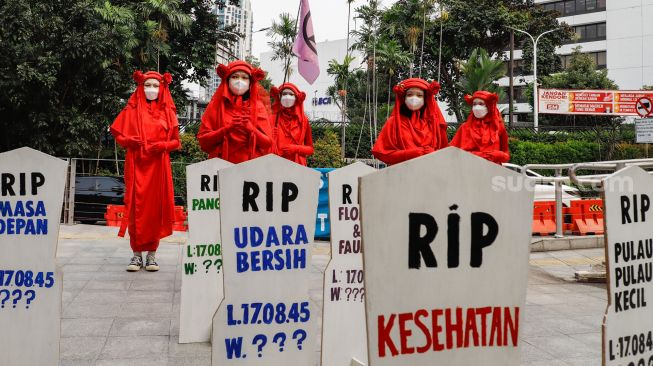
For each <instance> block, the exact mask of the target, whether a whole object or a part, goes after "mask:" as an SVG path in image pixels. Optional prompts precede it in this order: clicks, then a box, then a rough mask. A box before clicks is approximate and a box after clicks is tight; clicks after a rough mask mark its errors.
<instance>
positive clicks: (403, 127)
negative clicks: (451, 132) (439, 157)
mask: <svg viewBox="0 0 653 366" xmlns="http://www.w3.org/2000/svg"><path fill="white" fill-rule="evenodd" d="M439 91H440V84H439V83H438V82H435V81H434V82H432V83H428V82H426V81H425V80H423V79H418V78H412V79H407V80H404V81H402V82H400V83H399V84H397V85H396V86H395V87H394V92H395V105H394V108H393V109H392V114H391V115H390V118H388V120H387V121H386V123H385V125H384V126H383V129H382V130H381V133H380V134H379V137H378V139H377V141H376V143H375V144H374V147H373V148H372V154H373V155H374V156H375V157H376V158H377V159H379V160H381V161H382V162H384V163H386V164H388V165H393V164H398V163H401V162H403V161H406V160H410V159H413V158H416V157H419V156H422V155H426V154H429V153H432V152H434V151H436V150H439V149H442V148H444V147H446V146H447V143H448V140H447V123H446V121H445V120H444V116H443V115H442V112H441V111H440V107H439V106H438V103H437V101H436V99H435V96H436V95H437V94H438V92H439Z"/></svg>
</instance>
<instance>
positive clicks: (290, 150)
mask: <svg viewBox="0 0 653 366" xmlns="http://www.w3.org/2000/svg"><path fill="white" fill-rule="evenodd" d="M281 152H282V153H284V154H295V153H296V152H297V146H295V145H286V146H283V147H282V148H281Z"/></svg>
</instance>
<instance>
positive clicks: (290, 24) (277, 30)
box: [267, 13, 297, 80]
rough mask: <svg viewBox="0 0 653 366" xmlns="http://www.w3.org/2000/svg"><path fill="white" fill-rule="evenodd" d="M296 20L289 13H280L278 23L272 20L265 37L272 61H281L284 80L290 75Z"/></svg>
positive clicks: (295, 35)
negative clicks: (267, 39)
mask: <svg viewBox="0 0 653 366" xmlns="http://www.w3.org/2000/svg"><path fill="white" fill-rule="evenodd" d="M296 24H297V19H295V18H293V17H292V16H291V15H290V14H289V13H281V14H280V15H279V19H278V21H276V20H273V21H272V25H271V26H270V29H269V30H268V31H267V36H268V37H270V39H271V40H270V41H269V42H268V45H269V46H270V48H272V60H283V62H284V66H283V70H284V77H285V79H286V80H288V79H289V78H290V75H291V74H292V68H291V67H290V64H291V61H292V58H293V57H296V56H295V54H294V53H293V50H292V49H293V44H294V43H295V38H296V37H297V27H296Z"/></svg>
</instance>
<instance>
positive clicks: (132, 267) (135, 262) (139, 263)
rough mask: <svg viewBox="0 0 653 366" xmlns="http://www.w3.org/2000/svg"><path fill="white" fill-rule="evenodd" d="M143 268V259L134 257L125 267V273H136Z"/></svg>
mask: <svg viewBox="0 0 653 366" xmlns="http://www.w3.org/2000/svg"><path fill="white" fill-rule="evenodd" d="M141 268H143V257H141V256H138V255H135V256H133V257H132V260H131V262H129V265H128V266H127V272H138V271H140V270H141Z"/></svg>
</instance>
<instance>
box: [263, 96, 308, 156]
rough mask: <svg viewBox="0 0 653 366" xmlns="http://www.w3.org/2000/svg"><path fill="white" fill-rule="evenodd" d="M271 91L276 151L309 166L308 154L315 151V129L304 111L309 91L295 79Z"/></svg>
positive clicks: (271, 120)
mask: <svg viewBox="0 0 653 366" xmlns="http://www.w3.org/2000/svg"><path fill="white" fill-rule="evenodd" d="M271 94H272V97H273V98H274V99H275V102H274V105H273V106H272V109H273V111H274V115H273V116H272V117H271V119H270V122H271V123H272V125H273V126H274V137H275V139H274V140H275V148H276V152H277V154H278V155H279V156H281V157H284V158H286V159H288V160H291V161H294V162H295V163H297V164H301V165H304V166H306V158H307V157H308V156H309V155H312V154H313V135H312V134H313V133H312V131H311V125H310V124H309V123H308V117H306V114H304V100H305V99H306V93H304V92H301V91H299V89H298V88H297V86H295V85H294V84H292V83H285V84H281V85H280V86H279V87H278V88H277V87H273V88H272V91H271Z"/></svg>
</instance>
